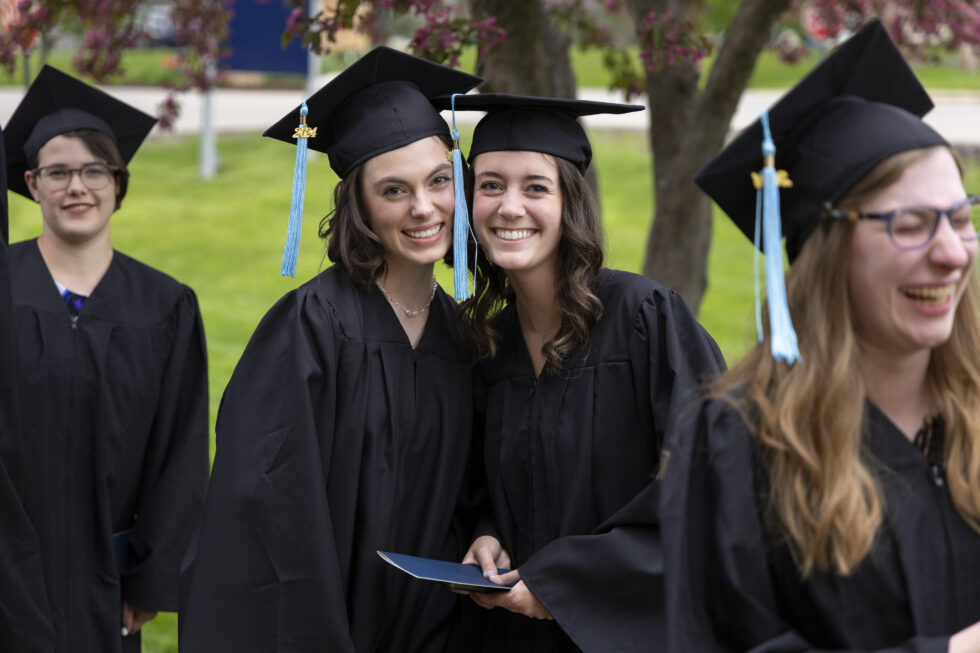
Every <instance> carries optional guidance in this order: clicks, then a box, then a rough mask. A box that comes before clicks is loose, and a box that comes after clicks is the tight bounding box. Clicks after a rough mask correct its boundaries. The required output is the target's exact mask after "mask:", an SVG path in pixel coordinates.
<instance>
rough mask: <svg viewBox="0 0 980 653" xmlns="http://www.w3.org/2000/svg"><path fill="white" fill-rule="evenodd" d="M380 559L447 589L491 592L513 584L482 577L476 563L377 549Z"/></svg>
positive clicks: (507, 587) (504, 570)
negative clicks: (447, 560) (434, 558)
mask: <svg viewBox="0 0 980 653" xmlns="http://www.w3.org/2000/svg"><path fill="white" fill-rule="evenodd" d="M378 555H379V556H381V559H382V560H384V561H385V562H387V563H388V564H390V565H391V566H393V567H395V568H397V569H400V570H401V571H404V572H405V573H406V574H408V575H409V576H413V577H415V578H418V579H421V580H432V581H435V582H437V583H442V584H443V585H446V586H447V587H449V589H453V590H459V591H462V592H493V591H509V590H510V588H511V587H513V585H497V584H496V583H494V582H492V581H490V580H488V579H486V578H484V577H483V573H482V572H481V571H480V568H479V567H478V566H476V565H464V564H461V563H458V562H445V561H444V560H433V559H431V558H419V557H416V556H410V555H404V554H401V553H388V552H387V551H378ZM508 571H510V570H509V569H498V570H497V573H499V574H505V573H507V572H508Z"/></svg>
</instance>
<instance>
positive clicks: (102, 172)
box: [34, 163, 119, 191]
mask: <svg viewBox="0 0 980 653" xmlns="http://www.w3.org/2000/svg"><path fill="white" fill-rule="evenodd" d="M118 170H119V169H118V168H116V167H114V166H107V165H106V164H104V163H86V164H85V165H83V166H82V167H81V168H69V167H68V166H63V165H57V164H56V165H50V166H44V167H43V168H37V169H36V170H34V174H35V175H37V183H38V185H39V186H43V187H44V189H45V190H50V191H59V190H65V189H66V188H68V185H69V184H71V176H72V175H73V174H75V173H76V172H77V173H78V178H79V179H81V180H82V183H83V184H85V187H86V188H88V189H89V190H102V189H103V188H105V187H106V186H108V185H109V182H110V181H112V179H113V177H114V176H115V174H116V172H117V171H118Z"/></svg>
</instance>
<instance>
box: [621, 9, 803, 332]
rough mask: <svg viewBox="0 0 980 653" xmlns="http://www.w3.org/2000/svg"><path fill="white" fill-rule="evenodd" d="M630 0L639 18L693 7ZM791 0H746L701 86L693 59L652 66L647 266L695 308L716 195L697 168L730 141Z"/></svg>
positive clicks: (649, 273)
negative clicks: (700, 182) (703, 187)
mask: <svg viewBox="0 0 980 653" xmlns="http://www.w3.org/2000/svg"><path fill="white" fill-rule="evenodd" d="M629 4H630V6H631V8H632V10H633V12H634V15H635V16H637V17H640V18H642V17H643V16H646V15H647V14H649V13H650V12H651V11H655V12H657V14H658V15H663V14H664V13H665V12H667V11H672V12H673V13H674V15H675V16H687V15H688V14H689V12H690V11H692V8H691V7H692V5H691V3H688V2H686V1H684V0H629ZM788 4H789V0H745V1H744V2H742V4H741V5H740V6H739V9H738V13H737V14H736V16H735V19H734V20H733V21H732V24H731V25H730V26H729V28H728V30H727V31H726V33H725V39H724V42H723V44H722V45H721V48H720V49H719V51H718V56H717V57H716V59H715V64H714V66H713V67H712V70H711V73H710V75H709V77H708V81H707V84H706V85H705V88H704V89H703V90H701V91H699V90H698V88H697V84H698V78H699V77H700V73H699V71H698V69H697V68H696V67H695V66H694V65H693V64H691V63H687V62H685V63H683V64H681V65H677V66H671V67H669V68H665V69H663V70H660V71H649V70H648V71H647V72H646V79H645V87H646V92H647V97H648V101H649V107H650V112H649V114H650V148H651V152H652V154H653V160H654V166H653V170H654V173H653V176H654V198H655V206H656V209H655V210H654V220H653V227H652V228H651V230H650V238H649V241H648V243H647V255H646V260H645V262H644V264H643V273H644V274H646V275H647V276H649V277H652V278H654V279H656V280H657V281H659V282H661V283H662V284H664V285H666V286H668V287H670V288H673V289H675V290H677V291H678V292H679V293H680V294H681V296H683V297H684V299H685V300H686V301H687V303H688V305H690V307H691V310H693V311H694V312H695V313H696V312H697V311H698V308H699V307H700V305H701V299H702V297H703V296H704V291H705V289H706V288H707V284H708V268H707V266H708V249H709V246H710V243H711V203H710V201H709V200H708V198H707V196H705V195H704V193H702V192H701V191H700V190H699V189H698V188H697V186H696V185H695V184H694V176H695V175H696V174H697V172H698V171H699V170H700V169H701V167H702V166H703V165H704V164H705V163H707V161H708V159H710V158H711V157H712V156H713V155H714V154H716V153H717V152H718V151H719V150H720V149H721V148H722V146H723V145H724V143H725V136H726V134H727V131H728V125H729V124H730V122H731V119H732V116H733V115H734V113H735V109H736V107H737V106H738V100H739V98H740V97H741V95H742V93H743V92H744V91H745V88H746V86H747V85H748V82H749V78H750V76H751V74H752V70H753V68H755V62H756V59H757V58H758V56H759V53H760V52H761V51H762V48H763V46H764V45H765V42H766V39H767V38H768V35H769V29H770V27H771V26H772V25H773V23H774V22H775V21H776V18H777V17H778V16H779V14H780V13H782V12H783V10H784V9H785V8H786V6H787V5H788ZM693 7H695V8H696V5H693ZM637 25H638V26H639V25H640V20H637ZM740 181H741V180H738V179H733V180H732V183H740ZM745 183H749V182H748V180H745Z"/></svg>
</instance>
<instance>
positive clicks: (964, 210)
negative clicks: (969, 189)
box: [824, 195, 980, 249]
mask: <svg viewBox="0 0 980 653" xmlns="http://www.w3.org/2000/svg"><path fill="white" fill-rule="evenodd" d="M824 215H825V216H826V217H828V218H833V219H836V220H850V221H852V222H853V221H856V220H881V221H883V222H884V223H885V228H886V229H888V237H889V238H891V240H892V243H893V244H894V245H895V247H897V248H898V249H918V248H919V247H925V246H926V245H928V244H929V242H930V241H931V240H932V238H933V236H935V235H936V230H937V229H938V228H939V221H940V220H941V219H942V218H944V217H945V218H948V219H949V224H950V226H951V227H953V231H955V232H956V233H957V235H959V237H960V238H962V239H963V241H964V242H970V241H972V240H976V239H977V238H978V235H980V195H970V196H968V197H967V198H966V199H964V200H963V201H961V202H957V203H956V204H954V205H953V206H951V207H949V208H948V209H934V208H931V207H928V206H907V207H904V208H901V209H895V210H894V211H888V212H886V213H862V212H860V211H844V210H841V209H829V210H828V211H827V212H826V213H825V214H824Z"/></svg>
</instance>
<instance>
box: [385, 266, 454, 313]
mask: <svg viewBox="0 0 980 653" xmlns="http://www.w3.org/2000/svg"><path fill="white" fill-rule="evenodd" d="M374 283H376V284H378V289H380V290H381V294H382V295H384V296H385V297H386V298H387V299H388V301H389V302H391V304H392V306H394V307H396V308H400V309H401V310H402V311H404V313H405V315H407V316H409V317H418V316H419V315H422V314H423V313H425V312H426V311H427V310H429V305H430V304H432V299H433V298H434V297H435V296H436V288H437V287H438V284H437V283H436V276H435V275H432V294H431V295H429V301H427V302H426V303H425V306H423V307H422V308H408V307H407V306H405V305H404V304H402V303H401V302H400V301H398V300H397V299H395V298H394V297H392V296H391V295H389V294H388V291H387V290H385V287H384V286H382V285H381V282H380V281H377V280H375V282H374Z"/></svg>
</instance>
